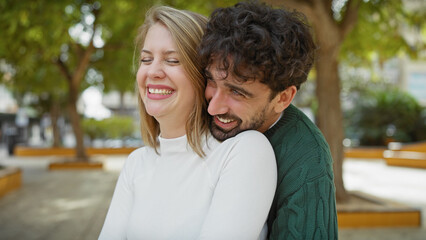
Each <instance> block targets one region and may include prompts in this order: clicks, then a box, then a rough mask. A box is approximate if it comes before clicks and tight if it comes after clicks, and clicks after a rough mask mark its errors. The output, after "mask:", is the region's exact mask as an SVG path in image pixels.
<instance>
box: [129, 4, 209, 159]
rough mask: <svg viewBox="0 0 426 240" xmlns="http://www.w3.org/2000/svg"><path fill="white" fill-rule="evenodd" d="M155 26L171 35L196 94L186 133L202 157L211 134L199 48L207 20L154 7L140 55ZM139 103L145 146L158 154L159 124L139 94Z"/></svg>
mask: <svg viewBox="0 0 426 240" xmlns="http://www.w3.org/2000/svg"><path fill="white" fill-rule="evenodd" d="M155 23H161V24H163V25H164V26H166V27H167V29H168V30H169V31H170V33H171V36H172V38H173V41H174V43H175V44H176V47H177V50H178V54H179V55H180V57H181V63H182V65H183V67H184V69H185V71H186V72H187V76H188V77H189V80H190V82H191V84H192V86H193V88H194V90H195V98H196V100H195V103H194V108H193V110H192V111H191V113H190V114H189V117H188V120H187V122H186V126H185V129H186V136H187V139H188V143H189V145H190V146H191V148H192V149H193V151H194V152H196V153H197V154H198V155H199V156H201V157H202V156H204V155H205V154H204V152H203V149H202V142H203V141H202V139H201V138H202V136H204V135H205V133H206V131H207V130H208V120H207V119H208V118H207V111H206V106H207V105H206V100H205V97H204V89H205V81H204V78H203V74H202V69H201V62H200V61H199V57H198V52H197V48H198V46H199V44H200V42H201V38H202V36H203V34H204V30H205V27H206V25H207V18H206V17H204V16H202V15H200V14H197V13H194V12H190V11H185V10H178V9H174V8H171V7H167V6H155V7H152V8H151V9H149V10H148V11H147V13H146V17H145V22H144V24H143V25H142V26H141V27H140V29H139V33H138V36H137V38H136V49H137V51H138V52H139V53H140V51H141V50H142V48H143V44H144V42H145V38H146V35H147V33H148V30H149V28H150V27H152V26H153V25H154V24H155ZM139 56H140V54H139ZM139 58H140V57H139ZM139 60H140V59H139ZM139 64H140V61H139ZM138 101H139V114H140V119H141V123H140V125H141V135H142V140H143V141H144V143H145V145H148V146H151V147H153V148H154V149H155V150H157V148H158V146H159V142H158V136H159V134H160V126H159V123H158V122H157V120H156V119H155V118H154V117H152V116H150V115H149V114H148V113H147V112H146V109H145V105H144V103H143V101H142V99H141V96H140V93H139V94H138Z"/></svg>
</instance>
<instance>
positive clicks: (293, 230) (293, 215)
mask: <svg viewBox="0 0 426 240" xmlns="http://www.w3.org/2000/svg"><path fill="white" fill-rule="evenodd" d="M265 135H266V136H267V137H268V139H269V140H270V142H271V144H272V146H273V148H274V151H275V156H276V158H277V167H278V182H277V192H276V193H275V198H274V202H273V204H272V207H271V211H270V213H269V217H268V229H269V239H286V240H288V239H298V240H299V239H337V238H338V236H337V212H336V200H335V188H334V181H333V178H334V177H333V168H332V159H331V155H330V150H329V146H328V144H327V142H326V141H325V139H324V137H323V135H322V134H321V132H320V130H319V129H318V128H317V127H316V126H315V125H314V123H312V122H311V121H310V120H309V118H308V117H306V115H305V114H303V113H302V112H301V111H300V110H299V109H297V108H296V107H294V106H293V105H290V106H289V107H288V108H287V109H286V110H285V111H284V114H283V116H282V117H281V119H280V120H279V121H278V122H277V123H276V125H275V126H274V127H272V128H271V129H269V130H268V131H267V132H265Z"/></svg>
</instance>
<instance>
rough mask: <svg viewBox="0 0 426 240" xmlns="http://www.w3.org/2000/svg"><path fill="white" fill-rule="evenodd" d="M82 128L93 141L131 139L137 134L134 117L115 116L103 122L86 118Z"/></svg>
mask: <svg viewBox="0 0 426 240" xmlns="http://www.w3.org/2000/svg"><path fill="white" fill-rule="evenodd" d="M82 126H83V130H84V132H85V133H86V134H87V135H88V136H89V137H90V139H92V140H93V139H96V138H102V139H105V138H109V139H114V138H125V137H131V136H133V133H134V132H135V127H134V125H133V118H132V117H123V116H114V117H110V118H106V119H102V120H96V119H92V118H86V119H83V122H82Z"/></svg>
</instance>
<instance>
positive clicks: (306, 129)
mask: <svg viewBox="0 0 426 240" xmlns="http://www.w3.org/2000/svg"><path fill="white" fill-rule="evenodd" d="M274 128H275V129H273V134H271V135H269V136H268V138H269V140H270V141H271V143H272V145H283V144H284V145H289V144H290V145H295V144H297V145H300V144H308V143H309V144H310V146H311V147H314V148H313V149H315V148H316V147H320V148H322V147H326V148H328V144H327V142H326V141H325V138H324V136H323V135H322V133H321V131H320V130H319V128H318V127H317V126H316V125H315V124H314V123H313V122H312V121H311V120H310V119H309V118H308V117H307V116H306V115H305V114H304V113H303V112H302V111H301V110H300V109H298V108H297V107H295V106H293V105H290V106H289V107H288V109H286V110H285V112H284V114H283V115H282V117H281V119H280V120H279V121H278V123H277V124H276V126H275V127H274ZM315 145H317V146H316V147H315ZM323 145H325V146H323Z"/></svg>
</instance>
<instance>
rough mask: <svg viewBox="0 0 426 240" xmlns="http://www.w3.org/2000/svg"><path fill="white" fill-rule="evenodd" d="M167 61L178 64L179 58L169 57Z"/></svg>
mask: <svg viewBox="0 0 426 240" xmlns="http://www.w3.org/2000/svg"><path fill="white" fill-rule="evenodd" d="M166 62H168V63H172V64H178V63H179V60H177V59H167V60H166Z"/></svg>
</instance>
